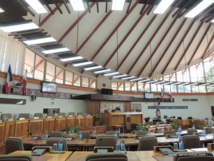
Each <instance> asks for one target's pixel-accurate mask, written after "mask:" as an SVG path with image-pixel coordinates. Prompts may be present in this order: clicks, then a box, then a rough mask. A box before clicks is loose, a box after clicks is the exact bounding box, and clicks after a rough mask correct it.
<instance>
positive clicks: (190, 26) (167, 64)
mask: <svg viewBox="0 0 214 161" xmlns="http://www.w3.org/2000/svg"><path fill="white" fill-rule="evenodd" d="M194 23H195V20H193V21H192V23H191V24H190V25H189V27H188V29H187V30H186V32H185V33H184V35H183V37H182V39H181V40H180V42H179V44H178V46H177V47H176V49H175V50H174V52H173V54H172V55H171V57H170V59H169V61H168V62H167V63H166V65H165V67H164V69H163V71H162V74H164V73H165V71H166V69H167V67H168V66H169V64H170V62H171V61H172V59H173V58H174V56H175V54H176V52H177V51H178V48H179V47H180V46H181V44H182V43H183V41H184V39H185V38H186V36H187V35H188V33H189V31H190V29H191V28H192V26H193V24H194Z"/></svg>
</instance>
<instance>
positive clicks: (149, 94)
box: [144, 92, 154, 99]
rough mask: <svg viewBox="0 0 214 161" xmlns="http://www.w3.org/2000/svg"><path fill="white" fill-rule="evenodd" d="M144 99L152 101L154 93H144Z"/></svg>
mask: <svg viewBox="0 0 214 161" xmlns="http://www.w3.org/2000/svg"><path fill="white" fill-rule="evenodd" d="M144 98H145V99H152V98H154V93H149V92H146V93H144Z"/></svg>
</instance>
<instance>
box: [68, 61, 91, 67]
mask: <svg viewBox="0 0 214 161" xmlns="http://www.w3.org/2000/svg"><path fill="white" fill-rule="evenodd" d="M92 63H93V62H91V61H89V62H84V63H75V64H72V65H73V66H75V67H79V66H84V65H88V64H92Z"/></svg>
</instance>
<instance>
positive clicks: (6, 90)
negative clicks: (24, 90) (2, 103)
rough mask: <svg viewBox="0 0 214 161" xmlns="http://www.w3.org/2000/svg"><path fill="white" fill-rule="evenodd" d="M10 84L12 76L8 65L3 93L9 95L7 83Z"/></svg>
mask: <svg viewBox="0 0 214 161" xmlns="http://www.w3.org/2000/svg"><path fill="white" fill-rule="evenodd" d="M10 82H13V74H12V71H11V67H10V65H9V67H8V71H7V79H6V84H5V93H6V94H8V93H10V92H9V89H10V88H9V83H10Z"/></svg>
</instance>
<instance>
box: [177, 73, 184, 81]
mask: <svg viewBox="0 0 214 161" xmlns="http://www.w3.org/2000/svg"><path fill="white" fill-rule="evenodd" d="M177 81H178V82H183V75H182V71H179V72H177Z"/></svg>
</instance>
